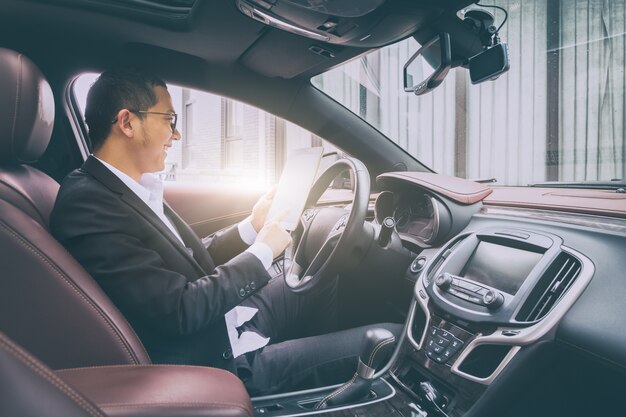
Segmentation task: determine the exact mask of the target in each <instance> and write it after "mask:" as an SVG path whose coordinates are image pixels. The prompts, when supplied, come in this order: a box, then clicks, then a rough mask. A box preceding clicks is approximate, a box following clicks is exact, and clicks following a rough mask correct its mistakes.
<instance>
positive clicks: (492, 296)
mask: <svg viewBox="0 0 626 417" xmlns="http://www.w3.org/2000/svg"><path fill="white" fill-rule="evenodd" d="M483 303H485V305H486V306H487V308H489V309H490V310H495V309H497V308H500V306H501V305H502V304H504V296H503V295H502V294H500V293H499V292H497V291H494V290H489V291H487V294H485V295H483Z"/></svg>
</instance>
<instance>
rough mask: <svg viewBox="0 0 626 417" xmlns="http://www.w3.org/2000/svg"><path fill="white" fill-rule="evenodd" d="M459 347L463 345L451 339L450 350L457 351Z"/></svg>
mask: <svg viewBox="0 0 626 417" xmlns="http://www.w3.org/2000/svg"><path fill="white" fill-rule="evenodd" d="M461 345H463V342H461V341H460V340H459V339H453V340H452V341H451V342H450V347H451V348H452V349H458V348H459V347H461Z"/></svg>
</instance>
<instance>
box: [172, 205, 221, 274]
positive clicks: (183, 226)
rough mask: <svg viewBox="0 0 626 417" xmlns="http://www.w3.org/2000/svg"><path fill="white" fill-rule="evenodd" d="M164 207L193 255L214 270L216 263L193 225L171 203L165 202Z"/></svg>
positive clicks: (199, 261)
mask: <svg viewBox="0 0 626 417" xmlns="http://www.w3.org/2000/svg"><path fill="white" fill-rule="evenodd" d="M163 208H164V211H165V215H166V216H167V217H169V219H170V220H171V221H172V223H174V227H176V230H178V233H179V234H180V237H181V238H182V239H183V241H184V242H185V245H187V246H188V247H189V248H191V249H192V250H193V257H194V258H195V260H196V261H197V262H198V263H199V264H200V265H201V266H202V267H203V268H204V269H205V270H207V271H212V270H213V269H214V268H215V263H214V262H213V259H211V255H209V251H208V250H207V249H206V248H205V247H204V245H203V244H202V242H201V241H200V239H198V236H197V235H196V234H195V232H194V231H193V230H191V227H189V225H188V224H187V223H185V221H184V220H183V219H182V218H181V217H180V216H179V215H178V213H176V212H175V211H174V210H173V209H172V208H171V207H170V205H169V204H167V203H166V202H164V204H163Z"/></svg>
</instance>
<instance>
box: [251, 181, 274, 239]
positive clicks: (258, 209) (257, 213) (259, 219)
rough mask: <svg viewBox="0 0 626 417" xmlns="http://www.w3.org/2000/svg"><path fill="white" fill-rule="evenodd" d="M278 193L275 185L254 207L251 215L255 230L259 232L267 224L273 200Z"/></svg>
mask: <svg viewBox="0 0 626 417" xmlns="http://www.w3.org/2000/svg"><path fill="white" fill-rule="evenodd" d="M275 194H276V186H273V187H272V188H271V189H270V190H269V191H268V192H266V193H265V194H263V195H262V196H261V198H260V199H259V201H257V202H256V204H255V205H254V207H252V214H251V215H250V223H252V227H254V230H255V231H256V232H257V233H259V232H260V230H261V229H262V228H263V225H264V224H265V218H266V217H267V213H268V212H269V211H270V207H271V206H272V201H274V195H275Z"/></svg>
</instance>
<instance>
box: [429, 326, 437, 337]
mask: <svg viewBox="0 0 626 417" xmlns="http://www.w3.org/2000/svg"><path fill="white" fill-rule="evenodd" d="M437 330H439V329H437V328H436V327H431V328H430V335H431V336H437Z"/></svg>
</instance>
